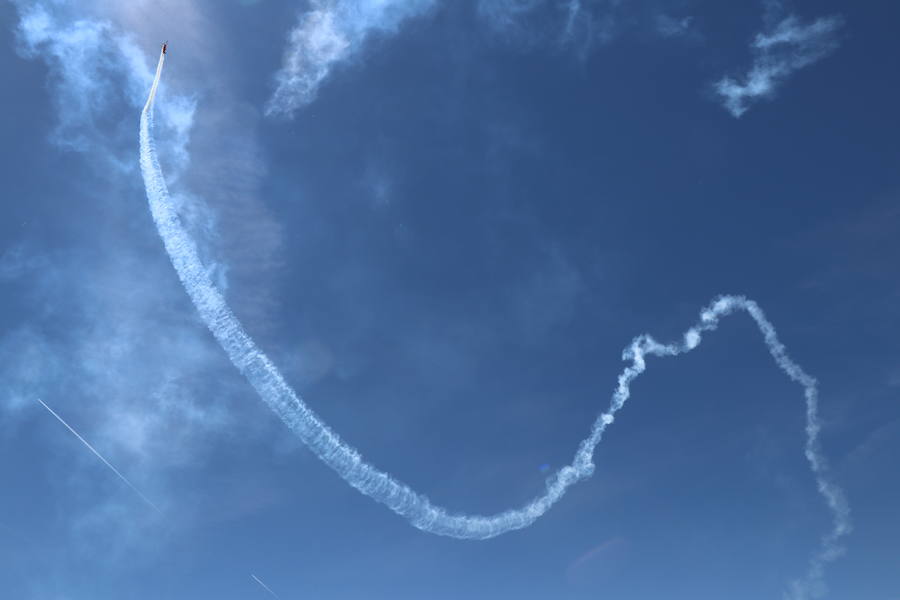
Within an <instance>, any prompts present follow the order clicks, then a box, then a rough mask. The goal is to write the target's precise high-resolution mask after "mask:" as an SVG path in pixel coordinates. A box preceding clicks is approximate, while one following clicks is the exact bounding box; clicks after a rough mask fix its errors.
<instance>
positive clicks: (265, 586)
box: [250, 573, 281, 600]
mask: <svg viewBox="0 0 900 600" xmlns="http://www.w3.org/2000/svg"><path fill="white" fill-rule="evenodd" d="M250 577H252V578H253V581H255V582H256V583H258V584H259V585H261V586H262V588H263V589H264V590H266V591H267V592H269V593H270V594H272V596H273V597H275V598H278V594H276V593H275V592H273V591H272V589H271V588H270V587H269V586H267V585H266V584H265V583H263V582H262V580H261V579H260V578H259V577H257V576H256V575H254V574H253V573H250ZM279 600H281V599H280V598H279Z"/></svg>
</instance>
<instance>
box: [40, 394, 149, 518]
mask: <svg viewBox="0 0 900 600" xmlns="http://www.w3.org/2000/svg"><path fill="white" fill-rule="evenodd" d="M38 402H40V403H41V406H43V407H44V408H46V409H47V410H48V411H49V412H50V414H51V415H53V416H54V417H56V420H57V421H59V422H60V423H62V424H63V425H65V427H66V429H68V430H69V431H71V432H72V435H74V436H75V437H77V438H78V441H80V442H81V443H82V444H84V445H85V446H87V449H88V450H90V451H91V452H93V453H94V456H96V457H97V458H99V459H100V460H101V461H103V464H104V465H106V466H107V467H109V469H110V470H111V471H112V472H113V473H115V474H116V476H117V477H118V478H119V479H121V480H122V481H124V482H125V485H127V486H128V487H130V488H131V490H132V491H133V492H134V493H135V494H137V495H138V496H140V498H141V500H143V501H144V502H146V503H147V504H149V505H150V506H151V507H152V508H153V510H155V511H156V512H158V513H159V514H160V515H161V514H162V511H161V510H160V509H159V507H158V506H156V505H155V504H153V502H151V501H150V499H149V498H147V496H145V495H144V494H143V493H142V492H141V490H139V489H137V488H136V487H135V486H134V484H133V483H131V482H130V481H128V478H127V477H125V476H124V475H122V474H121V473H120V472H119V470H118V469H117V468H115V467H114V466H112V464H110V462H109V461H108V460H106V459H105V458H103V455H102V454H100V453H99V452H97V449H96V448H94V447H93V446H91V445H90V444H89V443H88V441H87V440H86V439H84V438H83V437H81V434H79V433H78V432H77V431H75V429H73V428H72V426H71V425H69V424H68V423H66V422H65V421H64V420H63V418H62V417H60V416H59V415H58V414H56V412H54V411H53V409H52V408H50V407H49V406H47V404H46V403H45V402H44V401H43V400H41V399H40V398H38Z"/></svg>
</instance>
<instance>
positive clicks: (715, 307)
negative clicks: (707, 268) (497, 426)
mask: <svg viewBox="0 0 900 600" xmlns="http://www.w3.org/2000/svg"><path fill="white" fill-rule="evenodd" d="M164 61H165V56H164V55H163V54H160V57H159V65H158V66H157V69H156V78H155V79H154V81H153V86H152V88H151V89H150V95H149V97H148V98H147V103H146V105H145V106H144V109H143V111H142V113H141V125H140V147H141V172H142V174H143V177H144V184H145V186H146V189H147V199H148V200H149V203H150V211H151V213H152V215H153V220H154V221H155V223H156V227H157V229H158V231H159V235H160V237H161V238H162V241H163V243H164V244H165V248H166V251H167V252H168V254H169V258H170V259H171V261H172V264H173V266H174V267H175V270H176V271H177V273H178V277H179V278H180V279H181V282H182V284H183V285H184V288H185V290H186V291H187V293H188V295H189V296H190V298H191V300H192V301H193V303H194V305H195V306H196V308H197V311H198V312H199V313H200V316H201V318H202V319H203V321H204V322H205V323H206V325H207V327H209V330H210V331H211V332H212V334H213V335H214V336H215V338H216V339H217V340H218V342H219V343H220V344H221V345H222V348H223V349H224V350H225V352H226V353H227V354H228V358H229V359H231V362H232V363H234V365H235V366H236V367H237V368H238V370H239V371H240V372H241V373H242V374H243V375H244V376H245V377H246V378H247V380H248V381H249V382H250V384H251V385H253V387H254V388H255V389H256V391H257V393H259V395H260V397H261V398H262V400H263V401H264V402H265V403H266V404H268V405H269V408H271V409H272V410H273V411H274V412H275V414H277V415H278V417H279V418H281V420H282V421H284V423H285V424H286V425H287V426H288V427H289V428H290V429H291V430H292V431H293V432H294V433H295V434H297V436H298V437H299V438H300V439H301V440H303V442H304V443H305V444H306V445H307V446H308V447H309V448H310V450H312V451H313V453H315V455H316V456H318V457H319V458H320V459H321V460H322V461H323V462H324V463H325V464H327V465H328V466H329V467H331V468H332V469H334V470H335V471H336V472H337V474H338V475H340V476H341V477H342V478H343V479H344V480H345V481H346V482H347V483H349V484H350V485H352V486H353V487H355V488H356V489H358V490H359V491H360V492H362V493H363V494H366V495H367V496H369V497H371V498H373V499H374V500H377V501H378V502H381V503H382V504H384V505H386V506H387V507H388V508H390V509H391V510H393V511H394V512H396V513H397V514H399V515H401V516H403V517H405V518H406V519H407V520H409V521H410V523H412V524H413V525H414V526H415V527H418V528H419V529H422V530H424V531H427V532H429V533H434V534H438V535H446V536H451V537H455V538H467V539H486V538H490V537H494V536H497V535H500V534H503V533H507V532H509V531H513V530H515V529H521V528H523V527H527V526H528V525H530V524H531V523H533V522H534V521H535V520H536V519H537V518H538V517H540V516H541V515H543V514H544V513H545V512H546V511H547V510H548V509H549V508H550V507H551V506H553V505H554V504H555V503H556V502H558V501H559V500H560V498H562V496H563V495H564V494H565V492H566V490H567V489H568V488H569V486H571V485H573V484H575V483H576V482H578V481H580V480H582V479H586V478H588V477H590V476H591V474H592V473H593V471H594V463H593V455H594V450H595V448H596V447H597V444H599V443H600V440H601V439H602V437H603V433H604V432H605V431H606V428H607V427H609V425H611V424H612V422H613V420H614V419H615V415H616V413H617V412H618V411H619V410H620V409H621V408H622V407H623V406H624V404H625V402H626V401H627V400H628V398H629V396H630V395H631V390H630V387H631V383H632V381H634V380H635V379H636V378H637V377H638V376H639V375H640V374H641V373H643V372H644V371H645V370H646V368H647V364H646V357H648V356H660V357H663V356H678V355H680V354H684V353H686V352H690V351H691V350H693V349H694V348H696V347H697V346H698V345H699V344H700V341H701V337H702V335H703V334H704V333H706V332H710V331H713V330H715V329H716V327H717V326H718V324H719V320H720V319H721V318H722V317H725V316H728V315H730V314H732V313H734V312H737V311H744V312H747V313H748V314H749V315H750V317H751V318H752V319H753V320H754V321H755V322H756V325H757V327H758V328H759V330H760V332H761V333H762V335H763V338H764V341H765V344H766V346H767V347H768V349H769V352H770V353H771V355H772V358H773V359H774V360H775V363H776V364H777V365H778V367H779V368H780V369H781V370H782V371H784V372H785V374H787V376H788V377H789V378H790V379H792V380H793V381H795V382H796V383H798V384H799V385H800V386H801V387H802V388H803V392H804V395H805V397H806V448H805V452H806V458H807V460H808V461H809V464H810V468H811V469H812V472H813V475H814V477H815V480H816V483H817V485H818V489H819V492H820V493H821V495H822V496H823V497H824V499H825V501H826V503H827V504H828V507H829V509H830V510H831V513H832V516H833V525H832V528H831V530H830V531H829V533H828V534H826V535H825V536H824V537H823V539H822V545H821V548H820V550H819V552H818V553H817V554H816V555H814V556H813V558H812V559H811V561H810V570H809V574H808V576H807V578H806V579H804V580H803V581H800V582H797V584H796V587H795V590H796V591H795V594H794V595H795V597H805V596H806V592H805V591H804V590H806V589H808V588H809V587H810V586H813V587H815V586H816V585H817V584H818V583H820V580H821V577H822V573H823V568H824V565H825V563H826V562H828V561H831V560H833V559H834V558H836V557H837V556H838V555H839V554H840V553H841V551H842V550H841V548H840V546H839V545H838V541H839V539H840V538H841V537H842V536H844V535H846V534H847V533H848V532H849V531H850V518H849V507H848V505H847V502H846V500H845V498H844V495H843V492H842V491H841V489H840V488H839V487H838V486H837V485H836V484H834V483H833V482H832V481H831V479H830V478H829V476H828V466H827V464H826V462H825V458H824V457H823V455H822V453H821V451H820V449H819V442H818V435H819V430H820V424H819V417H818V392H817V388H816V385H817V384H816V380H815V379H814V378H812V377H811V376H810V375H808V374H807V373H806V372H805V371H803V369H802V368H801V367H800V366H799V365H798V364H797V363H795V362H794V361H793V360H792V359H791V358H790V357H789V356H788V354H787V352H786V350H785V347H784V346H783V345H782V344H781V342H780V341H779V340H778V337H777V335H776V332H775V328H774V327H773V326H772V324H771V323H770V322H769V321H768V320H767V319H766V317H765V314H764V313H763V311H762V309H760V307H759V306H758V305H757V304H756V303H755V302H754V301H753V300H749V299H747V298H745V297H743V296H722V297H720V298H717V299H716V300H715V301H714V302H713V303H712V304H710V305H709V306H708V307H707V308H705V309H704V310H703V311H702V312H701V313H700V320H699V321H698V322H697V323H696V324H695V325H694V326H693V327H691V328H690V329H688V330H687V331H686V332H685V334H684V336H683V339H682V340H681V341H680V342H677V343H671V344H661V343H659V342H657V341H656V340H654V339H653V338H652V337H650V336H649V335H640V336H638V337H636V338H635V339H634V340H633V341H632V342H631V344H630V345H629V346H628V347H627V348H626V349H625V351H624V352H623V356H622V358H623V360H626V361H630V364H629V365H628V366H627V367H625V369H624V370H623V371H622V373H621V374H620V375H619V380H618V386H617V387H616V389H615V391H614V392H613V395H612V402H611V404H610V406H609V408H608V409H607V410H606V412H604V413H602V414H601V415H600V416H599V417H598V418H597V420H596V421H595V422H594V424H593V427H592V428H591V432H590V435H588V437H587V438H585V439H584V440H583V441H582V442H581V443H580V444H579V446H578V450H577V452H576V453H575V458H574V459H573V461H572V463H571V464H570V465H568V466H565V467H563V468H562V469H560V470H559V471H557V472H556V473H555V474H554V475H552V476H551V477H549V478H548V479H547V484H546V485H547V489H546V491H545V492H544V493H543V495H541V496H539V497H537V498H535V499H533V500H532V501H531V502H529V503H528V504H526V505H525V506H523V507H521V508H516V509H511V510H507V511H504V512H501V513H498V514H495V515H489V516H482V515H465V514H453V513H451V512H449V511H447V510H446V509H444V508H442V507H439V506H435V505H433V504H432V503H431V501H429V499H428V498H427V497H425V496H424V495H422V494H419V493H417V492H415V491H414V490H412V489H411V488H410V487H409V486H407V485H406V484H404V483H401V482H400V481H397V480H396V479H394V478H393V477H391V476H390V475H388V474H387V473H385V472H384V471H380V470H378V469H376V468H375V467H373V466H372V465H370V464H368V463H367V462H365V461H364V460H363V458H362V456H360V454H359V453H358V452H357V451H356V450H354V449H353V448H352V447H350V446H349V445H348V444H347V443H346V442H344V440H342V439H341V438H340V436H339V435H338V434H337V433H335V432H334V431H333V430H332V429H331V428H330V427H328V425H326V424H325V423H324V422H323V421H322V420H321V419H320V418H319V417H318V416H317V415H316V414H315V412H313V411H312V409H310V408H309V407H308V406H307V405H306V404H305V403H304V402H303V400H302V399H301V398H300V396H299V395H297V393H296V392H295V391H294V390H293V389H291V387H290V386H289V385H288V384H287V382H285V380H284V378H283V377H282V376H281V373H279V371H278V369H277V368H276V367H275V365H273V364H272V362H271V361H270V360H269V358H268V357H267V356H266V355H265V354H264V353H263V352H262V351H261V350H260V349H259V348H258V347H257V346H256V344H255V343H254V341H253V340H252V339H251V338H250V336H249V335H247V333H246V332H245V331H244V328H243V326H242V325H241V323H240V321H238V319H237V317H236V316H235V315H234V313H232V311H231V309H230V308H229V307H228V305H227V303H226V302H225V299H224V297H223V296H222V294H221V293H220V292H219V290H218V289H216V287H215V285H214V284H213V282H212V280H211V278H210V276H209V273H208V272H207V270H206V269H205V268H204V266H203V264H202V262H201V260H200V257H199V254H198V252H197V246H196V244H195V243H194V241H193V239H192V238H191V237H190V235H188V233H187V231H185V229H184V227H183V226H182V225H181V222H180V220H179V218H178V215H177V213H176V211H175V208H174V207H173V205H172V202H171V200H170V198H169V193H168V189H167V187H166V182H165V179H164V177H163V174H162V171H161V169H160V166H159V162H158V160H157V157H156V150H155V147H154V142H153V138H152V136H151V131H152V128H153V102H154V98H155V95H156V90H157V87H158V85H159V79H160V74H161V72H162V67H163V62H164Z"/></svg>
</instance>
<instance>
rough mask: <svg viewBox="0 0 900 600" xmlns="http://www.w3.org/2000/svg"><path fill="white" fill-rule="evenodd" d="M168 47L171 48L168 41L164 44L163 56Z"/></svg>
mask: <svg viewBox="0 0 900 600" xmlns="http://www.w3.org/2000/svg"><path fill="white" fill-rule="evenodd" d="M168 46H169V40H166V41H165V42H164V43H163V54H165V53H166V48H167V47H168Z"/></svg>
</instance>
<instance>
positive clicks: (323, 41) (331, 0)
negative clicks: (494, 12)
mask: <svg viewBox="0 0 900 600" xmlns="http://www.w3.org/2000/svg"><path fill="white" fill-rule="evenodd" d="M434 5H435V0H312V2H311V9H310V10H309V11H307V12H305V13H303V14H302V15H301V16H300V20H299V22H298V23H297V25H296V26H295V27H294V28H293V29H292V30H291V32H290V34H289V35H288V47H287V49H286V50H285V53H284V58H283V61H282V66H281V69H280V70H279V71H278V72H277V73H276V74H275V81H276V89H275V92H274V94H273V95H272V97H271V99H270V100H269V102H268V104H267V106H266V114H268V115H281V116H288V117H289V116H291V115H293V113H294V112H295V111H296V110H297V109H299V108H300V107H302V106H304V105H306V104H308V103H310V102H312V101H313V99H315V97H316V93H317V92H318V89H319V86H320V85H321V84H322V82H323V81H324V80H325V78H326V77H328V75H329V73H331V71H332V69H333V68H334V67H335V66H336V65H338V64H340V63H342V62H345V61H347V60H349V59H351V58H352V57H353V56H354V55H355V54H356V53H357V52H358V50H359V49H360V47H361V46H362V45H363V43H364V42H365V41H366V40H367V39H368V38H369V37H370V36H371V35H372V34H375V33H381V34H392V33H395V32H396V30H397V27H398V26H399V25H400V23H401V22H403V21H405V20H406V19H408V18H410V17H414V16H417V15H421V14H423V13H425V12H427V11H428V10H429V9H431V7H432V6H434Z"/></svg>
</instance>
